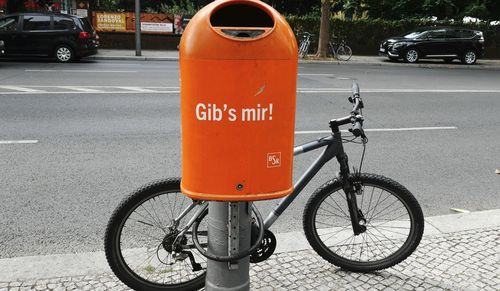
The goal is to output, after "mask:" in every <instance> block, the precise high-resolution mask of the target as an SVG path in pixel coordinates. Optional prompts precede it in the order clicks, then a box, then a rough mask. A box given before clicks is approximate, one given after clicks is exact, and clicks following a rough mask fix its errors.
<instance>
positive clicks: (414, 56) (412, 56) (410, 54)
mask: <svg viewBox="0 0 500 291" xmlns="http://www.w3.org/2000/svg"><path fill="white" fill-rule="evenodd" d="M419 57H420V55H419V53H418V51H417V50H416V49H414V48H411V49H409V50H407V51H406V53H405V55H404V59H405V62H407V63H415V62H416V61H418V58H419Z"/></svg>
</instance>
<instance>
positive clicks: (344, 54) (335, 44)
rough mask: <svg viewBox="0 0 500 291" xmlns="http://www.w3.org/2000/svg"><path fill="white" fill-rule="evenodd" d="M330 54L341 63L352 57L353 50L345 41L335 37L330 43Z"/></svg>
mask: <svg viewBox="0 0 500 291" xmlns="http://www.w3.org/2000/svg"><path fill="white" fill-rule="evenodd" d="M328 52H329V53H330V55H331V56H333V57H334V58H336V59H337V60H339V61H348V60H350V59H351V57H352V49H351V48H350V47H349V46H348V45H347V44H346V41H345V39H343V38H342V39H340V40H339V39H338V38H337V37H336V36H335V35H332V38H331V39H330V41H329V42H328Z"/></svg>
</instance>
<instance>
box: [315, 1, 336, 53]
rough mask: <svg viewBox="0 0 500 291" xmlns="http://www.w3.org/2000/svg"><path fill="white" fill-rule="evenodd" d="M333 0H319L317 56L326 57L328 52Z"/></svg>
mask: <svg viewBox="0 0 500 291" xmlns="http://www.w3.org/2000/svg"><path fill="white" fill-rule="evenodd" d="M333 2H334V1H332V0H321V25H320V28H319V42H318V53H317V56H318V57H320V58H326V56H327V53H328V40H329V38H330V8H331V7H332V4H333Z"/></svg>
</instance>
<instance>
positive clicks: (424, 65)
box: [299, 59, 500, 70]
mask: <svg viewBox="0 0 500 291" xmlns="http://www.w3.org/2000/svg"><path fill="white" fill-rule="evenodd" d="M299 64H337V65H348V64H349V65H371V66H379V67H385V66H387V67H405V68H410V67H413V68H427V69H435V68H441V69H470V70H484V69H487V70H500V63H499V64H491V65H489V64H481V63H479V64H475V65H463V64H459V63H456V64H438V63H436V64H433V63H416V64H406V63H395V62H394V63H393V62H388V61H385V60H380V62H373V61H366V62H364V61H347V62H343V61H336V60H303V59H301V60H299Z"/></svg>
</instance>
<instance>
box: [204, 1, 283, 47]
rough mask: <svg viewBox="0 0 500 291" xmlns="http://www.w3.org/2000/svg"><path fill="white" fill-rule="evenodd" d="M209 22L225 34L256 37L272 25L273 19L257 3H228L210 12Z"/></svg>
mask: <svg viewBox="0 0 500 291" xmlns="http://www.w3.org/2000/svg"><path fill="white" fill-rule="evenodd" d="M210 24H211V25H212V27H213V28H215V29H216V30H217V31H219V32H222V33H223V34H225V35H227V36H231V37H235V38H256V37H259V36H261V35H263V34H264V33H266V32H268V31H270V30H271V29H272V28H273V27H274V19H273V17H272V16H271V15H270V13H269V12H268V11H266V9H265V7H259V6H258V4H256V5H251V4H242V3H230V4H226V5H223V6H221V7H220V8H218V9H216V10H215V11H214V12H213V13H212V15H211V17H210Z"/></svg>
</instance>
